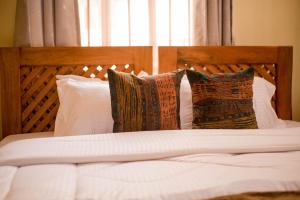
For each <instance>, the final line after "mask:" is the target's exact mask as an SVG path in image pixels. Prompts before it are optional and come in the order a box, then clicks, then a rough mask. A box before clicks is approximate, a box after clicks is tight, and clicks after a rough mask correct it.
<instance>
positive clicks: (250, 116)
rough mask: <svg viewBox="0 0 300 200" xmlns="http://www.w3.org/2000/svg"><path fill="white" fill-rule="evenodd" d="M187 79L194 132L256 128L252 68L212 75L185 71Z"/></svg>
mask: <svg viewBox="0 0 300 200" xmlns="http://www.w3.org/2000/svg"><path fill="white" fill-rule="evenodd" d="M187 77H188V79H189V82H190V85H191V88H192V99H193V100H192V101H193V128H194V129H212V128H216V129H219V128H223V129H245V128H248V129H250V128H257V123H256V118H255V113H254V110H253V102H252V98H253V91H252V84H253V77H254V69H253V68H252V67H250V68H248V69H246V70H244V71H241V72H237V73H226V74H214V75H207V74H204V73H201V72H195V71H192V70H187Z"/></svg>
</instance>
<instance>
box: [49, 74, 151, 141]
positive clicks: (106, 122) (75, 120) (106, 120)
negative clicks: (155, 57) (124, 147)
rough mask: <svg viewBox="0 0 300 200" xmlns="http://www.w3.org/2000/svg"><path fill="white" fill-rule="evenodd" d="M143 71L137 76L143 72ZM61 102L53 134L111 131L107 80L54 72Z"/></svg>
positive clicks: (112, 122) (64, 134)
mask: <svg viewBox="0 0 300 200" xmlns="http://www.w3.org/2000/svg"><path fill="white" fill-rule="evenodd" d="M146 75H148V74H147V73H146V72H144V71H142V72H140V73H139V74H138V76H139V77H140V76H146ZM56 78H57V79H58V80H57V81H56V84H57V92H58V97H59V102H60V106H59V109H58V112H57V116H56V120H55V129H54V136H66V135H85V134H101V133H112V132H113V124H114V121H113V118H112V113H111V102H110V90H109V84H108V81H102V80H101V79H98V78H85V77H82V76H76V75H57V76H56Z"/></svg>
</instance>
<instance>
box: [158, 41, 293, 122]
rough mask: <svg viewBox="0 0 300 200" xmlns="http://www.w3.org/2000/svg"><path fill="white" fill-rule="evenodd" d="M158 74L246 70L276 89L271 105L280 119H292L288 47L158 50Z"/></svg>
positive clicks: (289, 54)
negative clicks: (178, 70)
mask: <svg viewBox="0 0 300 200" xmlns="http://www.w3.org/2000/svg"><path fill="white" fill-rule="evenodd" d="M158 51H159V72H160V73H163V72H168V71H173V70H176V69H186V68H189V69H192V70H196V71H202V72H205V73H209V74H214V73H228V72H237V71H240V70H243V69H245V68H247V67H249V66H253V67H254V69H255V75H257V76H260V77H263V78H264V79H266V80H268V81H269V82H271V83H273V84H274V85H275V86H276V94H275V95H274V97H273V99H272V104H273V107H274V109H275V111H276V112H277V115H278V116H279V118H281V119H292V107H291V85H292V63H293V48H292V47H281V46H280V47H242V46H231V47H211V46H206V47H204V46H196V47H195V46H194V47H159V50H158Z"/></svg>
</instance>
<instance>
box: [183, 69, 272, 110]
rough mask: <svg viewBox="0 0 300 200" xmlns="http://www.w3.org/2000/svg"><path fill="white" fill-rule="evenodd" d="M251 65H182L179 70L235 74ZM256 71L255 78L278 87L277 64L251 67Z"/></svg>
mask: <svg viewBox="0 0 300 200" xmlns="http://www.w3.org/2000/svg"><path fill="white" fill-rule="evenodd" d="M249 66H250V65H249V64H224V65H199V64H182V65H180V64H179V65H178V67H177V68H178V69H191V70H195V71H200V72H203V73H207V74H216V73H234V72H238V71H241V70H244V69H247V68H248V67H249ZM251 66H252V67H253V68H254V70H255V76H259V77H262V78H264V79H266V80H267V81H269V82H270V83H272V84H273V85H276V83H275V81H276V65H275V64H255V65H253V64H252V65H251ZM275 105H276V94H275V95H274V96H273V98H272V106H273V108H274V109H275V108H276V106H275Z"/></svg>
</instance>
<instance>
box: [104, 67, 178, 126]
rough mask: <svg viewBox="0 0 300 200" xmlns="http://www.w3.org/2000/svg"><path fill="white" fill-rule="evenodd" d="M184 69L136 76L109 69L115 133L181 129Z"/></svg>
mask: <svg viewBox="0 0 300 200" xmlns="http://www.w3.org/2000/svg"><path fill="white" fill-rule="evenodd" d="M183 74H184V71H180V72H170V73H165V74H159V75H155V76H145V77H143V78H138V77H136V76H135V75H132V74H128V73H123V72H115V71H113V70H108V80H109V86H110V94H111V105H112V115H113V119H114V132H127V131H145V130H171V129H180V117H179V105H180V103H179V87H180V82H181V78H182V76H183Z"/></svg>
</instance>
